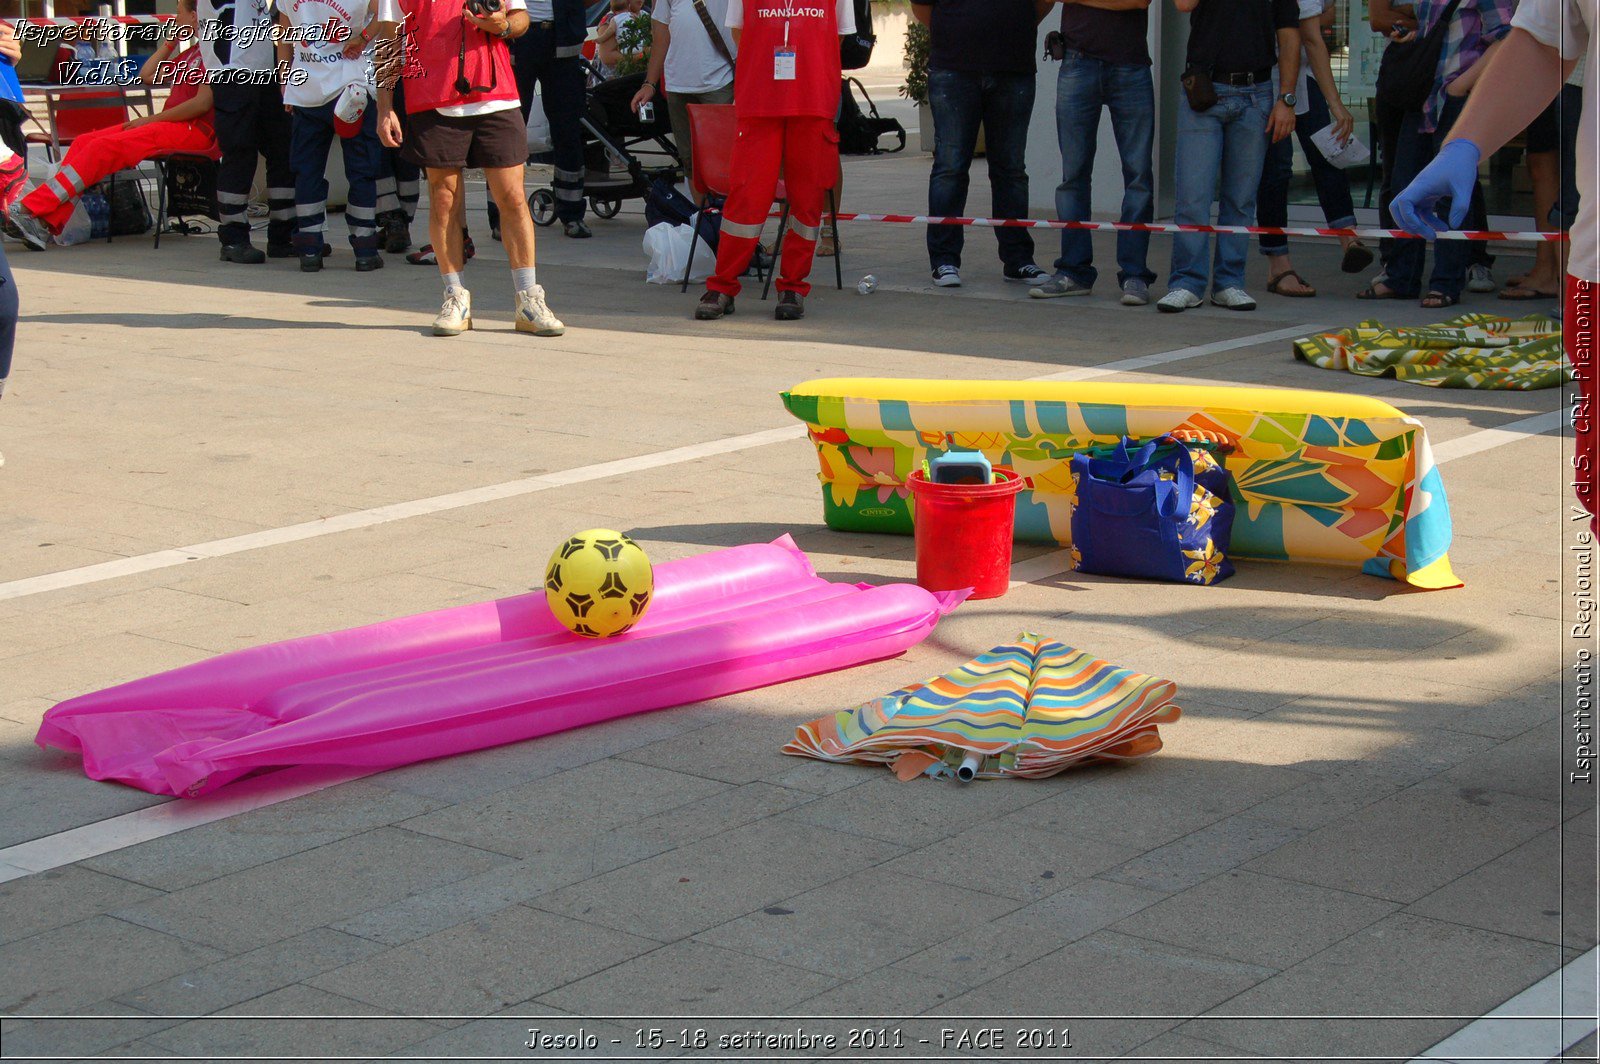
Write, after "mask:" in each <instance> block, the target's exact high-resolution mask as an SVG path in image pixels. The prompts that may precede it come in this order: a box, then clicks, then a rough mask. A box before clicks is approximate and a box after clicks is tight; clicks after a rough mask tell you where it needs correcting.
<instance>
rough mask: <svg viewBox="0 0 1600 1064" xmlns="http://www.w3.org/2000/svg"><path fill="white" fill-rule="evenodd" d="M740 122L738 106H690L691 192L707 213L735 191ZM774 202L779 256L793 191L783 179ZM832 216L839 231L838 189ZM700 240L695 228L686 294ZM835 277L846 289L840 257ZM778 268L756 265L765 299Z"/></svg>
mask: <svg viewBox="0 0 1600 1064" xmlns="http://www.w3.org/2000/svg"><path fill="white" fill-rule="evenodd" d="M738 127H739V123H738V119H737V118H736V117H735V114H734V105H733V104H731V103H692V104H690V105H689V144H690V150H691V151H692V153H693V155H694V172H693V173H692V174H690V175H689V189H690V191H692V192H693V193H694V196H695V201H696V204H697V205H698V207H699V209H700V210H702V211H703V210H705V208H706V207H707V205H708V204H709V203H710V200H711V197H712V196H721V197H723V198H724V199H726V198H727V196H728V193H729V192H730V191H731V190H732V188H733V141H734V138H735V136H737V134H738ZM773 202H774V203H777V204H779V205H780V206H781V208H782V213H781V215H780V217H779V221H778V242H777V244H776V245H775V247H776V248H777V251H778V253H779V254H780V255H781V254H782V253H783V234H784V231H785V229H786V227H787V225H788V222H789V190H788V188H787V187H786V186H785V185H784V183H783V181H782V180H781V179H780V180H779V181H778V188H777V191H776V193H775V194H774V196H773ZM828 214H829V217H830V218H831V219H832V221H833V225H834V231H835V232H838V227H839V211H838V207H837V203H836V201H835V199H834V190H833V189H832V188H831V187H830V188H829V189H828ZM699 241H700V228H699V227H698V226H696V227H695V231H694V236H693V237H692V238H691V239H690V241H689V265H688V266H687V267H686V268H685V269H684V271H683V291H685V292H687V291H688V290H689V277H690V276H691V275H692V273H693V271H694V252H695V246H696V245H697V244H698V243H699ZM833 267H834V278H835V282H836V283H837V284H838V286H839V287H840V288H841V289H842V288H844V266H843V265H842V264H841V263H840V262H839V257H838V255H837V254H836V255H835V256H834V263H833ZM775 272H777V271H776V263H774V269H773V270H771V271H768V272H767V273H766V274H765V275H763V273H762V271H761V267H760V262H759V260H758V261H757V264H756V278H757V279H758V280H761V281H763V282H764V287H763V288H762V290H761V298H762V299H766V298H767V294H768V292H769V291H770V290H771V288H772V273H775Z"/></svg>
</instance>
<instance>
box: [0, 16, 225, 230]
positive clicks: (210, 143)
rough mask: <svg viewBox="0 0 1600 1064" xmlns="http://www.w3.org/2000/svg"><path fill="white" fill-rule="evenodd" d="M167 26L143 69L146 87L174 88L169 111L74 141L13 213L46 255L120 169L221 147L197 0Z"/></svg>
mask: <svg viewBox="0 0 1600 1064" xmlns="http://www.w3.org/2000/svg"><path fill="white" fill-rule="evenodd" d="M167 26H168V29H167V33H166V34H164V35H163V36H162V39H161V44H160V45H159V46H158V47H157V48H156V51H155V54H154V55H152V56H151V57H150V58H149V59H146V60H145V62H144V66H143V68H141V69H140V71H139V80H140V81H143V82H144V83H145V84H147V85H160V84H170V85H171V86H172V92H171V94H170V95H169V96H168V97H167V106H166V108H165V109H164V110H162V111H161V112H159V113H158V114H153V115H143V116H141V117H139V118H135V119H133V120H131V121H128V122H124V123H123V124H122V125H120V126H108V127H106V128H105V129H96V130H93V131H92V132H89V133H84V134H81V135H79V136H77V137H75V138H73V141H72V144H71V146H70V147H68V148H67V153H66V155H65V156H63V157H62V159H61V165H60V166H58V167H57V168H56V172H55V173H54V174H53V175H52V176H51V177H50V178H49V180H47V181H45V182H43V183H41V184H40V185H38V186H37V187H36V188H34V190H33V191H32V192H29V193H28V194H27V195H26V196H24V197H23V198H22V199H20V200H18V201H17V202H16V203H13V204H12V205H11V206H10V207H9V208H8V209H7V212H6V213H7V214H8V215H9V216H10V218H11V221H12V222H14V223H15V224H16V227H17V229H18V230H20V231H21V233H22V239H23V241H24V242H25V243H27V245H28V246H29V247H30V248H33V249H34V250H35V251H43V250H44V249H45V247H46V245H47V244H49V242H50V237H51V236H52V235H55V234H57V233H60V232H61V230H62V229H63V228H64V227H65V226H66V224H67V220H68V219H69V218H71V217H72V209H73V207H74V206H75V205H76V204H77V202H78V197H79V196H81V195H83V193H84V190H85V189H87V188H89V187H90V186H92V185H95V184H98V183H99V182H100V181H102V180H104V179H105V178H107V177H109V176H111V175H112V174H114V173H116V172H117V171H118V170H125V169H127V168H129V167H132V166H137V165H139V164H140V163H141V162H143V161H145V160H146V159H152V158H155V157H156V156H158V155H166V154H170V153H172V152H188V153H192V154H196V155H205V154H210V153H214V152H215V151H216V150H217V135H216V133H215V131H214V130H213V128H212V106H211V86H209V85H207V84H206V83H205V64H204V63H202V62H201V60H200V49H199V48H196V47H192V45H193V43H194V39H195V0H178V14H177V17H176V18H174V19H173V20H172V21H171V22H169V23H168V24H167ZM186 46H187V47H186Z"/></svg>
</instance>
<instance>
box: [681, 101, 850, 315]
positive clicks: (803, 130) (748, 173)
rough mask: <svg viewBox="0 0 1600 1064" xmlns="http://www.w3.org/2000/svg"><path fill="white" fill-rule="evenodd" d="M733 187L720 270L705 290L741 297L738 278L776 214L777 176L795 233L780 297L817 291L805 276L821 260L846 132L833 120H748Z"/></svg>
mask: <svg viewBox="0 0 1600 1064" xmlns="http://www.w3.org/2000/svg"><path fill="white" fill-rule="evenodd" d="M730 166H731V169H732V173H733V188H731V189H730V190H729V192H728V202H727V203H726V204H724V205H723V208H722V232H721V235H720V236H718V237H717V272H716V273H714V274H712V275H711V278H710V280H708V281H707V282H706V287H707V288H709V289H711V291H713V292H722V293H725V294H726V295H730V296H736V295H738V294H739V277H740V276H741V275H742V274H743V273H744V271H745V269H746V268H747V267H748V266H749V265H750V256H751V254H752V253H753V252H754V251H755V249H756V241H757V239H758V238H759V237H760V236H761V226H762V223H764V222H765V221H766V220H767V215H769V214H770V213H771V212H772V202H773V198H774V197H775V196H776V194H777V190H778V178H779V176H780V175H781V176H782V177H783V181H784V184H785V185H786V186H787V188H788V192H789V231H788V233H787V234H785V236H784V239H783V263H782V265H781V267H780V268H779V271H778V291H780V292H797V293H799V294H800V295H802V296H804V295H807V294H808V293H810V291H811V285H810V283H809V282H808V281H807V280H806V277H807V276H809V275H810V273H811V261H812V259H814V258H815V257H816V254H817V236H818V235H819V233H820V232H821V227H822V207H823V203H824V201H825V199H826V197H827V192H828V189H830V188H832V187H833V183H834V180H835V178H837V177H838V174H839V131H838V130H837V129H835V128H834V125H833V120H832V119H831V118H816V117H812V116H810V115H804V116H798V117H789V118H741V119H739V131H738V135H737V137H736V139H735V140H734V142H733V155H732V158H731V160H730Z"/></svg>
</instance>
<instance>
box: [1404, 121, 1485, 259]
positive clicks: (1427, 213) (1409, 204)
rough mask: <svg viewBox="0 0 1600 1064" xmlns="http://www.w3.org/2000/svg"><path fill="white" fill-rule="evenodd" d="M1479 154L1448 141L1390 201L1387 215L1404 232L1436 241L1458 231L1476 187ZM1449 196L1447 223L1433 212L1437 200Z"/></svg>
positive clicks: (1463, 142)
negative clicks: (1392, 200)
mask: <svg viewBox="0 0 1600 1064" xmlns="http://www.w3.org/2000/svg"><path fill="white" fill-rule="evenodd" d="M1480 157H1481V153H1480V152H1479V151H1478V146H1477V145H1476V144H1474V143H1472V141H1470V140H1452V141H1449V142H1447V143H1446V144H1445V146H1444V147H1442V148H1440V149H1439V154H1438V155H1435V156H1434V157H1433V162H1431V163H1429V164H1428V165H1427V166H1425V167H1423V168H1422V173H1420V174H1418V175H1417V176H1416V180H1414V181H1412V182H1411V184H1409V185H1407V186H1406V188H1405V191H1404V192H1401V193H1400V194H1399V195H1398V196H1396V197H1395V198H1394V202H1393V203H1391V204H1390V205H1389V212H1390V213H1391V214H1393V215H1394V220H1395V223H1396V224H1397V225H1399V226H1400V228H1402V229H1404V230H1405V231H1406V232H1408V233H1415V234H1417V235H1418V236H1422V237H1427V238H1428V239H1429V240H1437V239H1438V238H1439V234H1440V232H1442V231H1447V230H1452V229H1459V228H1461V223H1462V222H1464V221H1466V219H1467V209H1468V208H1469V207H1471V206H1472V191H1473V189H1474V188H1476V187H1477V184H1478V160H1479V158H1480ZM1445 196H1449V197H1450V224H1449V225H1445V224H1444V222H1443V220H1441V219H1440V218H1439V216H1438V215H1437V214H1435V213H1434V209H1435V208H1436V206H1437V205H1438V203H1439V201H1440V200H1441V199H1443V198H1444V197H1445Z"/></svg>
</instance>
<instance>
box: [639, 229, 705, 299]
mask: <svg viewBox="0 0 1600 1064" xmlns="http://www.w3.org/2000/svg"><path fill="white" fill-rule="evenodd" d="M693 240H694V230H693V229H692V228H690V227H689V226H687V225H673V224H671V223H670V222H657V223H656V224H655V225H652V226H651V227H650V228H649V229H646V230H645V233H644V250H645V253H646V254H647V255H649V256H650V265H649V266H648V267H646V269H645V274H644V279H645V282H646V283H647V284H682V283H683V271H684V268H685V267H687V266H688V265H689V244H690V243H691V242H692V241H693ZM716 266H717V253H716V252H714V251H712V250H711V248H709V247H707V246H706V242H705V241H704V240H701V241H699V246H698V247H696V248H695V249H694V274H693V276H691V277H690V278H689V281H690V283H691V284H694V283H698V282H700V281H704V280H705V279H706V278H707V277H710V276H711V271H712V270H714V269H716Z"/></svg>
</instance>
